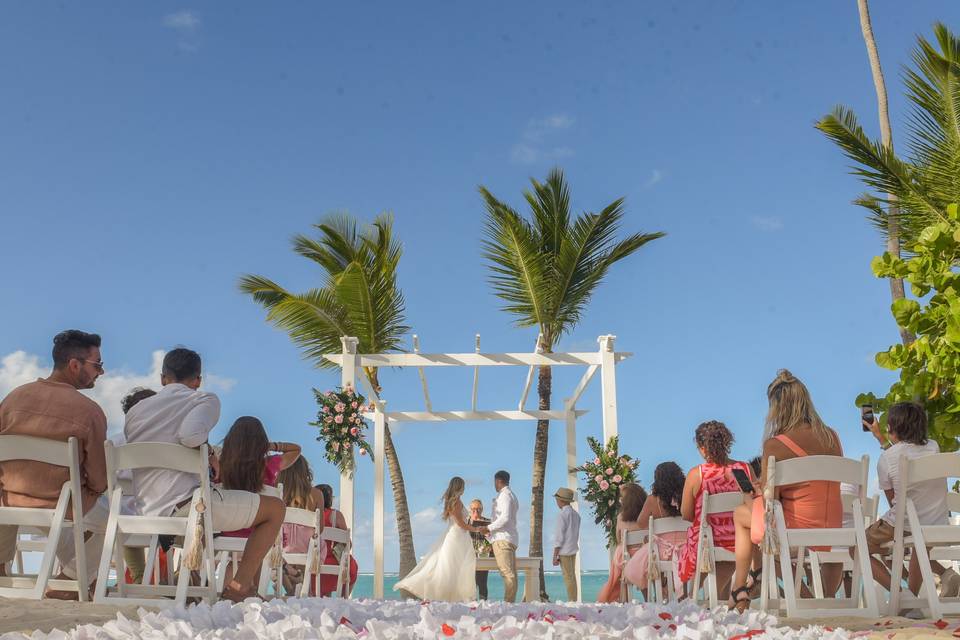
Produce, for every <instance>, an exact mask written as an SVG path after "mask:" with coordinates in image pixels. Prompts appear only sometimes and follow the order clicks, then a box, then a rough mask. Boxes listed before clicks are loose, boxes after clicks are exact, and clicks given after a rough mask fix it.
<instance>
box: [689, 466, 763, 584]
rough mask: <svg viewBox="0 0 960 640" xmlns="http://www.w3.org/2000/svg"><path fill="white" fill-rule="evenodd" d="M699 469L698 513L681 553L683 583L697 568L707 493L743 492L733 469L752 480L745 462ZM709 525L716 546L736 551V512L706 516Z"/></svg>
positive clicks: (695, 513)
mask: <svg viewBox="0 0 960 640" xmlns="http://www.w3.org/2000/svg"><path fill="white" fill-rule="evenodd" d="M698 468H699V469H700V489H699V490H698V491H697V495H696V496H695V499H696V510H695V512H694V515H693V522H692V523H691V524H690V529H688V530H687V544H686V545H685V546H684V547H683V549H681V550H680V579H681V580H683V581H684V582H686V581H687V580H689V579H690V578H692V577H693V574H694V572H695V571H696V568H697V541H698V540H699V539H700V510H701V509H702V508H703V492H704V490H706V491H709V492H710V493H711V494H714V493H726V492H728V491H740V485H738V484H737V481H736V479H734V477H733V474H732V473H730V469H741V470H742V471H743V472H744V473H746V474H747V475H748V476H749V477H753V474H752V472H751V470H750V465H748V464H747V463H746V462H731V463H730V464H729V465H727V466H721V465H719V464H714V463H712V462H707V463H704V464H701V465H700V466H699V467H698ZM707 522H708V523H709V524H710V528H711V529H713V543H714V544H715V545H716V546H718V547H723V548H724V549H728V550H730V551H733V546H734V528H733V512H732V511H729V512H726V513H715V514H713V515H710V516H707Z"/></svg>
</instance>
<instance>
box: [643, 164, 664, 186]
mask: <svg viewBox="0 0 960 640" xmlns="http://www.w3.org/2000/svg"><path fill="white" fill-rule="evenodd" d="M661 180H663V172H662V171H660V169H654V170H653V171H651V172H650V177H649V178H647V179H646V181H645V182H644V183H643V188H644V189H650V188H651V187H653V186H654V185H656V184H658V183H659V182H660V181H661Z"/></svg>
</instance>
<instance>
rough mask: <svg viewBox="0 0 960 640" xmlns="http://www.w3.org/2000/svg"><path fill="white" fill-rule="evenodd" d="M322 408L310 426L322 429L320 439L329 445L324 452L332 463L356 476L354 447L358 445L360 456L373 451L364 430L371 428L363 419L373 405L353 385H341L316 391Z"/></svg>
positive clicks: (315, 393)
mask: <svg viewBox="0 0 960 640" xmlns="http://www.w3.org/2000/svg"><path fill="white" fill-rule="evenodd" d="M313 395H314V396H315V397H316V399H317V405H318V406H319V410H318V411H317V421H316V422H311V423H310V426H312V427H317V428H319V429H320V435H318V436H317V440H318V441H319V442H323V443H325V444H326V451H325V453H324V455H325V457H326V459H327V460H328V461H329V462H332V463H333V464H335V465H337V468H338V469H340V472H341V473H347V474H350V475H353V470H354V468H355V467H356V463H355V462H354V457H353V449H354V447H357V448H358V449H359V450H360V455H362V456H365V455H367V453H368V452H369V451H370V444H369V443H368V442H367V441H366V437H365V434H364V430H365V429H366V427H367V423H366V421H365V420H364V419H363V412H364V411H368V410H369V411H373V405H372V404H371V405H370V406H369V407H368V406H367V405H366V404H365V402H366V398H364V397H363V396H362V395H360V394H359V393H357V392H356V391H355V390H354V388H353V387H352V386H350V385H349V384H348V385H346V386H344V387H337V390H336V391H318V390H316V389H314V390H313Z"/></svg>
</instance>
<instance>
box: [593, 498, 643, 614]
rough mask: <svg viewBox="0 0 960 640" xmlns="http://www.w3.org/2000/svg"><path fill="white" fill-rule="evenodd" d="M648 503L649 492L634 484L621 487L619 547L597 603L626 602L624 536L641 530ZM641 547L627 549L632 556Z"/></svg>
mask: <svg viewBox="0 0 960 640" xmlns="http://www.w3.org/2000/svg"><path fill="white" fill-rule="evenodd" d="M646 501H647V492H646V491H644V490H643V488H642V487H641V486H640V485H638V484H634V483H632V482H628V483H627V484H624V485H623V486H621V487H620V514H619V515H618V516H617V547H616V549H615V550H614V552H613V555H612V556H610V573H609V577H608V578H607V582H606V584H604V585H603V586H602V587H600V592H599V593H598V594H597V602H624V598H623V590H622V589H621V587H620V572H621V568H620V562H621V560H622V558H623V545H624V535H625V534H626V533H627V532H628V531H638V530H640V523H639V522H638V519H639V518H640V512H641V511H642V510H643V504H644V503H645V502H646ZM640 546H641V545H631V546H629V547H628V548H627V551H628V552H629V553H630V554H634V553H636V552H637V551H639V550H640Z"/></svg>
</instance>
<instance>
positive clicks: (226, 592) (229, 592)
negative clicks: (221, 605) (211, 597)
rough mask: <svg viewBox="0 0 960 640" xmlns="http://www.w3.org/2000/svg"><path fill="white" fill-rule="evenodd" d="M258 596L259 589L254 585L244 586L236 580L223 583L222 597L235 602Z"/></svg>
mask: <svg viewBox="0 0 960 640" xmlns="http://www.w3.org/2000/svg"><path fill="white" fill-rule="evenodd" d="M256 596H257V591H256V589H255V588H254V587H253V585H248V586H247V587H246V588H244V586H243V585H242V584H240V583H239V582H237V581H236V580H231V581H230V582H229V583H227V584H225V585H223V592H222V593H221V594H220V598H221V599H223V600H229V601H230V602H233V603H234V604H236V603H238V602H243V601H244V600H246V599H247V598H254V597H256Z"/></svg>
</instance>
